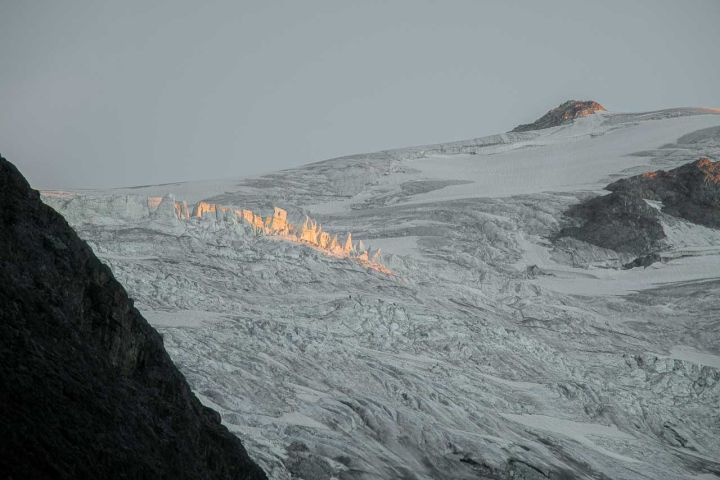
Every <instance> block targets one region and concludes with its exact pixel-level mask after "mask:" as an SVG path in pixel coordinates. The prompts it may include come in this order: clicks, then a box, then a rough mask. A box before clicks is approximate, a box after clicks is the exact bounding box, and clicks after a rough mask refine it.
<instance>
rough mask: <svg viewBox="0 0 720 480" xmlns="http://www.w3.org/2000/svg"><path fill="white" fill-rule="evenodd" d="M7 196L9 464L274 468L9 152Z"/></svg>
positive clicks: (4, 334) (81, 471) (5, 467)
mask: <svg viewBox="0 0 720 480" xmlns="http://www.w3.org/2000/svg"><path fill="white" fill-rule="evenodd" d="M0 205H2V211H1V212H0V267H1V268H0V284H2V285H3V288H2V289H0V304H2V305H3V308H2V309H0V369H1V370H2V375H1V376H0V415H1V416H2V418H3V421H2V422H0V471H2V472H3V475H4V476H7V478H38V479H43V478H68V479H69V478H167V479H171V478H188V479H190V478H212V479H238V480H262V479H264V478H266V477H265V474H264V473H263V472H262V470H261V469H260V468H259V467H258V466H257V465H256V464H255V463H254V462H253V461H252V460H251V459H250V458H249V456H248V455H247V452H246V451H245V449H244V447H243V445H242V443H241V442H240V440H239V439H238V438H237V437H236V436H235V435H233V434H231V433H230V432H229V431H228V430H227V428H226V427H224V426H223V425H222V424H221V421H220V415H219V414H218V413H217V412H215V411H213V410H211V409H210V408H207V407H205V406H203V405H202V404H201V403H200V402H199V401H198V399H197V397H195V395H194V394H193V393H192V391H191V390H190V387H189V385H188V384H187V381H186V380H185V378H184V376H183V375H182V374H181V373H180V371H179V370H178V369H177V368H176V367H175V365H174V364H173V363H172V362H171V360H170V358H169V356H168V354H167V352H166V351H165V349H164V347H163V340H162V337H161V336H160V334H158V333H157V331H155V330H154V329H153V328H152V327H151V326H150V325H149V324H148V323H147V321H146V320H145V319H144V318H143V317H142V315H141V314H140V313H139V312H138V310H137V309H136V308H135V307H134V304H133V300H132V299H130V298H129V297H128V294H127V292H126V291H125V289H124V288H123V287H122V286H121V285H120V284H119V283H118V282H117V281H116V280H115V277H114V276H113V273H112V272H111V270H110V268H108V267H107V266H106V265H104V264H102V263H101V262H100V261H99V260H98V259H97V258H96V257H95V255H94V254H93V252H92V250H91V249H90V248H89V247H88V245H87V244H86V242H84V241H82V240H80V239H79V238H78V236H77V235H76V233H75V232H74V231H73V230H72V229H71V228H70V226H69V225H68V224H67V222H66V221H65V220H64V219H63V218H62V217H61V216H60V215H59V214H58V213H56V212H55V211H54V210H53V209H52V208H50V207H48V206H46V205H44V204H43V203H42V202H41V201H40V196H39V194H38V193H37V192H36V191H35V190H32V189H31V188H30V186H29V185H28V183H27V181H26V180H25V179H24V178H23V177H22V175H21V174H20V172H19V171H18V170H17V169H16V168H15V167H14V166H13V165H12V164H11V163H10V162H8V161H7V160H5V159H4V158H2V157H0Z"/></svg>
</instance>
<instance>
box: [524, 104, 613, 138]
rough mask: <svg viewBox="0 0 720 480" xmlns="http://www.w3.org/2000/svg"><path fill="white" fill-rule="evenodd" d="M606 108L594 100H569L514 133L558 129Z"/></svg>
mask: <svg viewBox="0 0 720 480" xmlns="http://www.w3.org/2000/svg"><path fill="white" fill-rule="evenodd" d="M604 111H605V107H603V106H602V105H600V104H599V103H597V102H593V101H592V100H586V101H582V100H568V101H567V102H565V103H563V104H562V105H560V106H558V107H556V108H553V109H552V110H550V111H549V112H547V113H546V114H545V115H543V116H542V117H540V118H539V119H537V120H536V121H534V122H533V123H527V124H524V125H518V126H517V127H515V128H513V129H512V131H513V132H527V131H529V130H541V129H543V128H550V127H557V126H558V125H562V124H564V123H568V122H571V121H573V120H575V119H576V118H579V117H587V116H588V115H592V114H593V113H596V112H604Z"/></svg>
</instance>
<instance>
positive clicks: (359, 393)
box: [43, 108, 720, 480]
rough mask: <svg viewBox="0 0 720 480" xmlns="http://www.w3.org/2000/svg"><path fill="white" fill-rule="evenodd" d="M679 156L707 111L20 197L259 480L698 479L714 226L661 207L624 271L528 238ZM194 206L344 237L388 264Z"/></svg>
mask: <svg viewBox="0 0 720 480" xmlns="http://www.w3.org/2000/svg"><path fill="white" fill-rule="evenodd" d="M700 157H709V158H713V159H718V158H720V114H718V113H717V112H714V111H712V110H707V109H693V108H684V109H670V110H661V111H655V112H643V113H612V112H599V113H595V114H593V115H589V116H586V117H583V118H578V119H576V120H575V121H573V122H572V123H569V124H566V125H561V126H557V127H552V128H547V129H543V130H535V131H525V132H508V133H504V134H499V135H493V136H489V137H483V138H479V139H473V140H469V141H462V142H453V143H446V144H439V145H426V146H420V147H412V148H404V149H397V150H388V151H382V152H377V153H371V154H358V155H352V156H348V157H342V158H337V159H331V160H326V161H322V162H317V163H313V164H309V165H305V166H302V167H298V168H294V169H289V170H283V171H279V172H274V173H271V174H268V175H264V176H259V177H253V178H232V179H222V180H217V181H199V182H189V183H178V184H165V185H155V186H152V185H151V186H143V187H135V188H122V189H108V190H82V191H72V192H58V191H47V192H43V200H44V201H45V202H46V203H48V204H49V205H51V206H52V207H53V208H55V209H56V210H57V211H59V212H60V213H62V214H63V215H64V216H65V218H66V219H67V220H68V222H69V223H70V224H71V225H72V226H73V227H74V228H75V229H76V230H77V231H78V233H79V235H80V236H81V237H82V238H83V239H85V240H86V241H87V242H88V243H89V244H90V245H91V247H92V248H93V250H94V251H95V253H96V255H97V256H98V257H99V258H101V259H102V260H103V261H104V262H106V263H107V264H108V265H109V266H110V267H111V269H112V271H113V273H114V274H115V276H116V277H117V278H118V280H120V281H121V283H122V284H123V285H125V287H126V288H127V290H128V292H129V293H130V295H131V296H132V298H133V299H134V300H135V304H136V306H137V307H138V309H139V310H140V311H141V312H142V313H143V315H144V316H145V317H146V318H147V319H148V321H150V322H151V323H152V324H153V326H155V327H156V328H157V329H158V330H159V331H160V332H161V333H162V335H163V338H164V342H165V346H166V348H167V350H168V352H169V353H170V354H171V356H172V359H173V360H174V362H175V363H176V364H177V365H178V367H179V368H180V370H181V371H182V372H183V374H184V375H185V376H186V377H187V379H188V381H189V383H190V385H191V386H192V388H193V390H194V392H195V393H196V394H197V396H198V398H200V400H201V401H202V402H203V403H205V404H206V405H208V406H210V407H212V408H213V409H215V410H217V411H219V412H220V413H221V414H222V419H223V423H224V424H225V425H226V426H228V428H230V430H231V431H233V432H235V433H236V434H237V435H239V436H240V437H241V439H242V441H243V444H244V445H245V446H246V448H247V450H248V452H249V453H250V455H251V456H252V457H253V458H254V459H255V460H256V461H257V462H258V464H260V465H261V466H262V467H263V469H264V470H265V471H266V472H267V473H268V475H269V477H271V478H274V479H282V480H289V479H291V478H301V479H306V480H309V479H321V480H322V479H327V480H330V479H471V478H472V479H476V478H488V479H505V478H508V479H540V478H597V479H606V478H611V479H658V478H664V479H678V480H679V479H688V478H695V479H698V480H699V479H710V478H719V477H718V476H719V475H720V408H718V406H720V311H719V310H718V307H717V298H718V295H719V294H720V231H718V230H716V229H712V228H707V227H703V226H700V225H695V224H693V223H690V222H687V221H685V220H682V219H679V218H676V217H671V216H669V215H664V214H661V221H662V224H663V228H664V229H665V233H666V236H667V242H666V245H665V247H664V250H663V252H662V256H663V259H664V261H663V262H658V263H655V264H653V265H651V266H649V267H647V268H644V269H643V268H633V269H622V268H620V267H621V266H622V265H623V264H626V263H627V262H629V261H631V260H632V259H633V257H632V256H630V255H628V254H625V253H621V252H615V251H613V250H607V249H603V248H600V247H597V246H594V245H590V244H587V243H584V242H581V241H573V240H572V239H566V240H563V241H552V240H551V238H552V236H553V235H554V234H555V233H557V232H558V231H559V230H560V229H561V227H562V225H563V222H564V217H563V212H564V211H565V210H567V209H568V208H569V207H570V206H572V205H574V204H577V203H578V202H580V201H582V200H583V199H586V198H589V197H591V196H596V195H602V194H605V193H607V192H606V191H604V190H603V188H604V186H605V185H607V184H608V183H610V182H612V181H614V180H617V179H620V178H624V177H628V176H631V175H636V174H639V173H643V172H648V171H654V170H657V169H660V168H665V169H666V168H673V167H676V166H679V165H682V164H684V163H687V162H690V161H695V160H697V159H698V158H700ZM164 199H168V201H165V200H164ZM200 202H205V203H206V204H208V205H209V204H212V205H216V204H217V205H224V206H227V207H231V208H234V209H245V210H247V211H251V212H257V213H258V214H260V215H263V216H270V217H272V216H273V215H274V214H276V212H277V210H275V209H276V208H279V209H282V210H283V211H284V212H286V213H287V218H288V219H289V220H288V221H292V222H294V223H295V224H298V225H300V224H303V221H304V219H305V218H306V217H310V218H314V219H316V220H317V221H318V222H319V223H321V224H322V225H323V228H324V230H325V231H326V232H328V234H329V235H335V234H338V235H344V234H345V233H346V232H352V237H353V239H355V240H361V241H362V242H363V243H364V244H365V245H369V246H370V247H372V248H373V249H378V248H381V249H382V252H383V257H382V262H383V265H384V266H386V267H387V269H389V271H391V272H392V274H388V273H386V272H384V271H379V270H378V269H373V268H369V266H368V265H367V264H366V263H363V262H358V261H354V260H353V259H352V258H345V257H342V256H333V255H327V254H326V252H323V251H321V249H318V248H313V247H312V246H311V245H305V244H302V242H297V241H288V240H287V239H286V238H282V236H278V235H270V234H267V232H262V231H260V232H259V231H258V229H257V228H253V227H252V225H250V224H249V222H246V221H242V219H240V220H238V219H236V218H228V217H227V216H223V215H203V214H202V213H201V214H200V215H199V216H194V215H191V214H190V211H191V210H192V208H193V206H196V205H198V204H200ZM177 205H180V206H179V207H178V206H177ZM283 218H284V217H283Z"/></svg>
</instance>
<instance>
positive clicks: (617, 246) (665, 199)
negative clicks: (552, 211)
mask: <svg viewBox="0 0 720 480" xmlns="http://www.w3.org/2000/svg"><path fill="white" fill-rule="evenodd" d="M606 189H607V190H610V191H611V192H612V193H610V194H609V195H604V196H600V197H594V198H590V199H589V200H586V201H584V202H581V203H580V204H578V205H574V206H572V207H571V208H570V209H569V210H568V211H567V212H566V213H567V215H568V216H569V217H571V218H573V219H575V220H576V221H577V222H579V225H575V226H567V227H565V228H563V229H562V230H561V231H560V233H559V234H558V237H574V238H577V239H579V240H583V241H585V242H588V243H591V244H593V245H598V246H600V247H604V248H609V249H612V250H616V251H620V252H628V253H632V254H635V255H639V256H641V258H638V259H637V260H635V261H633V262H631V263H628V264H626V265H625V266H626V267H628V268H632V267H634V266H648V265H650V264H651V263H654V262H655V261H658V260H659V259H660V258H659V256H658V255H657V254H656V250H658V249H660V248H662V246H663V244H662V243H663V242H662V241H663V240H664V239H665V238H666V234H665V231H664V229H663V225H662V221H661V220H662V218H661V217H662V215H661V213H660V212H662V213H664V214H668V215H672V216H675V217H679V218H683V219H685V220H689V221H691V222H693V223H697V224H700V225H704V226H708V227H714V228H718V227H720V162H713V161H711V160H709V159H707V158H703V159H700V160H697V161H695V162H690V163H687V164H685V165H682V166H680V167H677V168H674V169H672V170H669V171H667V172H666V171H664V170H658V171H653V172H647V173H643V174H641V175H636V176H633V177H629V178H624V179H621V180H618V181H616V182H614V183H611V184H610V185H608V186H607V187H606ZM652 202H660V203H659V205H660V206H659V207H657V206H656V205H653V203H652Z"/></svg>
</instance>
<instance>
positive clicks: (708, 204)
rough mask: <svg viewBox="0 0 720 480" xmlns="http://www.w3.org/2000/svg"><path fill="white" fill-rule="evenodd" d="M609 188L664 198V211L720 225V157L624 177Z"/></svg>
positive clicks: (708, 224)
mask: <svg viewBox="0 0 720 480" xmlns="http://www.w3.org/2000/svg"><path fill="white" fill-rule="evenodd" d="M606 188H607V189H608V190H610V191H611V192H617V193H627V194H629V195H633V196H635V197H638V198H647V199H648V200H655V201H658V202H662V204H663V207H662V211H663V213H667V214H669V215H673V216H675V217H680V218H684V219H685V220H689V221H691V222H693V223H697V224H699V225H705V226H706V227H712V228H720V161H717V162H713V161H711V160H710V159H707V158H701V159H700V160H698V161H696V162H692V163H687V164H685V165H682V166H680V167H678V168H674V169H672V170H669V171H667V172H666V171H664V170H658V171H656V172H648V173H644V174H642V175H638V176H635V177H630V178H624V179H622V180H618V181H617V182H614V183H611V184H610V185H608V186H607V187H606Z"/></svg>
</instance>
